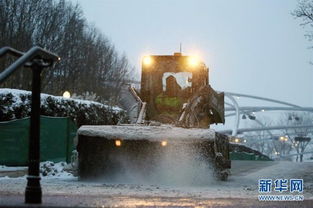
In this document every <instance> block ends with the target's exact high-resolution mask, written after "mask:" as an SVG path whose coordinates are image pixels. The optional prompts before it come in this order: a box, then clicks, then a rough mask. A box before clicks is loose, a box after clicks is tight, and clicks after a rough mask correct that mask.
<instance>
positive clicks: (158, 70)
mask: <svg viewBox="0 0 313 208" xmlns="http://www.w3.org/2000/svg"><path fill="white" fill-rule="evenodd" d="M203 86H209V73H208V68H207V67H206V66H205V64H204V63H203V62H201V61H200V60H199V59H198V58H197V57H194V56H183V55H182V54H181V53H174V55H161V56H156V55H153V56H145V57H144V58H143V60H142V76H141V91H140V97H141V99H142V101H143V102H146V103H147V112H146V119H147V120H155V121H159V122H161V123H173V122H175V121H177V120H178V119H179V117H180V115H181V113H182V109H183V106H184V104H185V103H187V102H188V101H189V100H190V98H192V96H193V95H194V94H195V93H196V92H198V91H199V90H200V89H201V87H203ZM210 89H212V88H210ZM212 90H213V89H212ZM218 100H220V101H222V103H221V102H219V104H217V105H218V106H219V108H220V106H221V105H222V106H223V107H222V108H223V109H220V111H221V113H222V114H223V113H224V96H223V98H222V100H221V98H218ZM219 117H223V118H224V114H223V115H219ZM211 120H212V119H211ZM214 122H215V123H220V122H224V121H223V119H221V118H219V119H215V120H212V121H210V122H209V123H214Z"/></svg>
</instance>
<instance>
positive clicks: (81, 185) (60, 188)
mask: <svg viewBox="0 0 313 208" xmlns="http://www.w3.org/2000/svg"><path fill="white" fill-rule="evenodd" d="M232 166H233V167H232V175H231V176H230V178H229V180H228V181H227V182H217V181H214V180H213V178H212V179H211V182H210V184H209V185H205V186H169V185H168V186H166V185H162V186H161V185H148V184H122V183H121V184H109V183H104V182H101V181H98V182H81V181H78V180H77V178H72V177H69V178H51V177H50V178H49V177H48V178H43V179H42V183H41V184H42V188H43V195H44V199H43V200H44V203H45V204H46V205H49V204H50V205H51V206H55V205H56V204H57V203H62V201H63V203H62V204H63V205H64V204H66V206H82V207H84V206H86V205H88V206H96V207H101V206H102V205H103V206H131V207H133V206H140V205H142V206H154V205H155V206H195V205H197V206H219V207H229V206H232V205H234V206H236V207H251V206H252V205H255V207H267V206H269V207H270V206H272V205H275V206H276V205H277V207H285V205H288V206H293V205H297V206H302V207H309V205H310V204H311V203H312V200H313V175H312V170H313V163H293V162H268V161H267V162H258V161H232ZM261 178H271V179H277V178H287V179H290V178H302V179H303V180H304V193H303V195H304V197H305V200H310V201H305V202H276V203H274V202H264V203H259V202H258V201H257V196H258V194H259V193H258V179H261ZM25 186H26V179H25V178H7V177H2V178H1V177H0V205H4V204H7V205H9V204H14V203H17V202H19V203H20V204H22V202H23V193H24V190H25ZM56 199H57V200H56ZM15 205H16V204H15ZM59 205H60V204H59ZM306 205H308V206H306Z"/></svg>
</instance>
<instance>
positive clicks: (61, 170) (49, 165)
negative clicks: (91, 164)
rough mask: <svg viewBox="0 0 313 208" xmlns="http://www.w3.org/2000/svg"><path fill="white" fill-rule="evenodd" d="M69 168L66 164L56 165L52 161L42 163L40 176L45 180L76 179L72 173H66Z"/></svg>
mask: <svg viewBox="0 0 313 208" xmlns="http://www.w3.org/2000/svg"><path fill="white" fill-rule="evenodd" d="M66 168H69V167H68V165H67V164H66V163H65V162H59V163H54V162H50V161H46V162H41V163H40V175H41V176H42V177H44V178H63V179H73V178H76V177H74V176H73V174H72V173H69V172H68V171H66Z"/></svg>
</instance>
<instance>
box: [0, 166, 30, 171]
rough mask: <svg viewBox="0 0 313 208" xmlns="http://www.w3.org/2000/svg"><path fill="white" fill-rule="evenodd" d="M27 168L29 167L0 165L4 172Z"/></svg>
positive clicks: (0, 169)
mask: <svg viewBox="0 0 313 208" xmlns="http://www.w3.org/2000/svg"><path fill="white" fill-rule="evenodd" d="M25 169H27V167H8V166H5V165H0V171H1V172H4V171H19V170H25Z"/></svg>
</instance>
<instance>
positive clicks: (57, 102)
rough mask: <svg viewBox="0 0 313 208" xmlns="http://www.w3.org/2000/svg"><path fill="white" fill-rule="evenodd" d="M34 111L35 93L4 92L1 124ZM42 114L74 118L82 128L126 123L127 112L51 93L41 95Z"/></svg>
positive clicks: (0, 103)
mask: <svg viewBox="0 0 313 208" xmlns="http://www.w3.org/2000/svg"><path fill="white" fill-rule="evenodd" d="M30 111H31V92H29V91H25V90H16V89H6V88H4V89H0V121H9V120H14V119H20V118H25V117H28V116H30ZM41 115H45V116H52V117H70V118H72V120H73V121H74V122H75V123H76V124H77V125H78V126H81V125H85V124H90V125H101V124H102V125H106V124H117V123H118V122H119V121H121V120H122V121H125V120H126V116H125V115H126V114H125V112H124V111H123V110H122V109H121V108H119V107H111V106H108V105H104V104H101V103H98V102H94V101H86V100H78V99H70V98H63V97H61V96H52V95H48V94H41Z"/></svg>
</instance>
